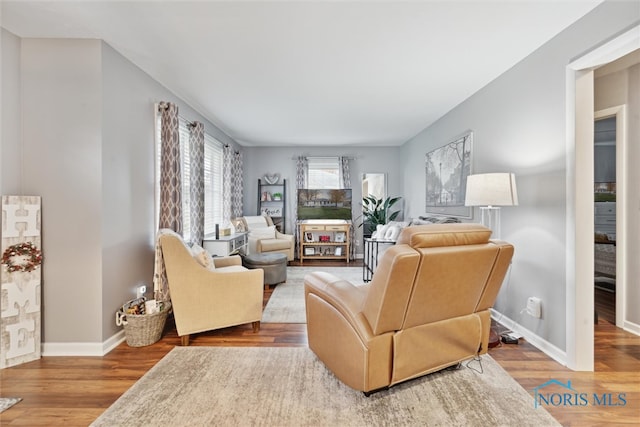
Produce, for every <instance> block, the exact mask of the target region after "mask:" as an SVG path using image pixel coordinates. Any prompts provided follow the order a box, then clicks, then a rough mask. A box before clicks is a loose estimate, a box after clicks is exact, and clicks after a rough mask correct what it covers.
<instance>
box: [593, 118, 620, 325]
mask: <svg viewBox="0 0 640 427" xmlns="http://www.w3.org/2000/svg"><path fill="white" fill-rule="evenodd" d="M595 119H596V120H595V124H594V144H593V165H594V172H593V178H594V183H593V195H594V218H595V220H594V277H593V285H594V286H593V287H594V306H595V324H598V323H602V322H604V323H609V324H614V325H615V323H616V249H617V248H616V119H617V117H616V116H607V115H606V114H604V113H603V112H596V113H595Z"/></svg>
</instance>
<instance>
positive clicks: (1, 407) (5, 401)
mask: <svg viewBox="0 0 640 427" xmlns="http://www.w3.org/2000/svg"><path fill="white" fill-rule="evenodd" d="M21 400H22V398H21V397H0V412H4V411H6V410H7V409H9V408H11V407H12V406H13V405H15V404H16V403H18V402H20V401H21Z"/></svg>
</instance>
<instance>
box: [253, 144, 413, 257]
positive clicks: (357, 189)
mask: <svg viewBox="0 0 640 427" xmlns="http://www.w3.org/2000/svg"><path fill="white" fill-rule="evenodd" d="M399 155H400V149H399V147H362V146H357V147H356V146H354V147H267V148H265V147H245V149H244V176H243V179H244V214H245V215H256V213H257V209H258V208H257V205H258V179H260V178H262V177H263V176H264V175H265V174H267V173H269V174H273V173H279V174H280V175H281V177H282V178H284V179H286V180H287V230H286V231H287V233H293V231H294V227H295V218H294V211H293V209H294V207H295V205H294V204H295V195H296V161H295V158H296V157H298V156H347V157H351V158H353V160H352V161H351V187H352V189H353V193H352V197H353V204H354V206H353V218H354V224H355V223H356V219H358V222H357V223H359V217H360V215H362V204H361V202H360V201H361V200H362V185H361V182H362V181H361V180H362V174H363V173H370V172H381V173H386V174H387V191H388V194H389V195H390V196H402V175H401V173H402V172H401V167H400V161H399ZM355 231H356V235H355V237H356V239H357V240H360V243H361V242H362V228H360V227H357V226H356V227H355ZM356 252H357V253H361V252H362V245H361V244H360V245H359V246H357V247H356Z"/></svg>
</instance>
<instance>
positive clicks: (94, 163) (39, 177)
mask: <svg viewBox="0 0 640 427" xmlns="http://www.w3.org/2000/svg"><path fill="white" fill-rule="evenodd" d="M21 58H22V61H21V72H22V123H23V130H22V149H23V154H24V161H23V163H22V174H21V181H22V187H23V189H24V192H25V194H29V195H40V196H42V250H43V257H44V261H43V265H42V274H43V280H42V284H43V285H42V291H43V304H42V307H43V313H44V317H43V321H42V324H43V327H44V333H43V342H51V341H54V342H65V341H72V342H100V341H102V334H101V323H102V322H101V317H102V304H101V299H102V294H101V282H102V279H101V274H102V255H101V235H100V224H101V222H102V215H103V213H102V203H101V192H102V188H101V181H102V180H101V176H100V174H101V157H102V156H101V145H102V135H101V131H100V130H101V123H102V118H101V113H102V90H101V80H102V77H101V75H102V73H101V69H100V42H99V41H97V40H47V41H46V42H43V41H41V40H36V39H24V40H22V46H21Z"/></svg>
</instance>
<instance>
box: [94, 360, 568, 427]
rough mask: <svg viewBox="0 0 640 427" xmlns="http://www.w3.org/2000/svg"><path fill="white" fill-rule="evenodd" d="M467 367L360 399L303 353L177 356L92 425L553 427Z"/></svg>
mask: <svg viewBox="0 0 640 427" xmlns="http://www.w3.org/2000/svg"><path fill="white" fill-rule="evenodd" d="M470 366H472V367H473V368H475V369H476V370H474V369H469V368H468V367H465V366H464V365H463V368H461V369H459V370H456V371H443V372H439V373H435V374H431V375H427V376H424V377H422V378H419V379H416V380H413V381H409V382H406V383H403V384H399V385H397V386H395V387H392V388H391V389H389V390H385V391H380V392H378V393H374V394H372V395H371V396H370V397H365V396H364V394H363V393H362V392H358V391H355V390H353V389H351V388H349V387H347V386H346V385H344V384H342V383H341V382H340V381H339V380H338V379H337V378H336V377H335V376H333V374H332V373H331V372H330V371H329V370H327V369H326V368H325V367H324V365H323V364H322V363H321V362H320V361H319V360H318V359H317V358H316V356H315V355H314V354H313V353H312V352H311V350H309V349H308V348H306V347H176V348H174V349H173V350H171V352H169V353H168V354H167V355H166V356H165V357H164V358H163V359H162V360H160V362H158V363H157V364H156V365H155V366H154V367H153V368H151V370H149V372H147V373H146V374H145V375H144V376H143V377H142V378H141V379H140V380H139V381H138V382H137V383H135V384H134V385H133V386H132V387H131V388H130V389H129V390H128V391H127V392H125V393H124V394H123V395H122V396H121V397H120V398H119V399H118V400H117V401H116V402H115V403H114V404H113V405H111V407H110V408H108V409H107V410H106V411H105V412H104V413H103V414H102V415H100V417H98V418H97V419H96V420H95V421H94V422H93V423H92V424H91V425H92V426H96V427H98V426H109V427H113V426H133V425H135V426H162V427H166V426H172V427H173V426H209V425H216V426H447V427H449V426H464V427H473V426H518V427H525V426H535V427H541V426H558V425H560V424H558V423H557V422H556V421H555V420H554V419H553V418H552V417H551V415H549V413H548V412H547V411H546V410H545V409H544V408H537V409H535V408H534V402H533V397H532V396H531V395H529V394H528V393H527V391H525V390H524V389H523V388H522V387H521V386H520V385H519V384H518V383H516V381H515V380H514V379H513V378H511V377H510V376H509V374H508V373H507V372H506V371H504V369H502V367H500V365H498V364H497V363H496V362H495V361H494V360H493V359H492V358H491V357H490V356H488V355H484V356H482V362H481V365H480V363H478V362H475V361H473V362H472V364H471V365H470ZM480 366H482V373H480Z"/></svg>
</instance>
